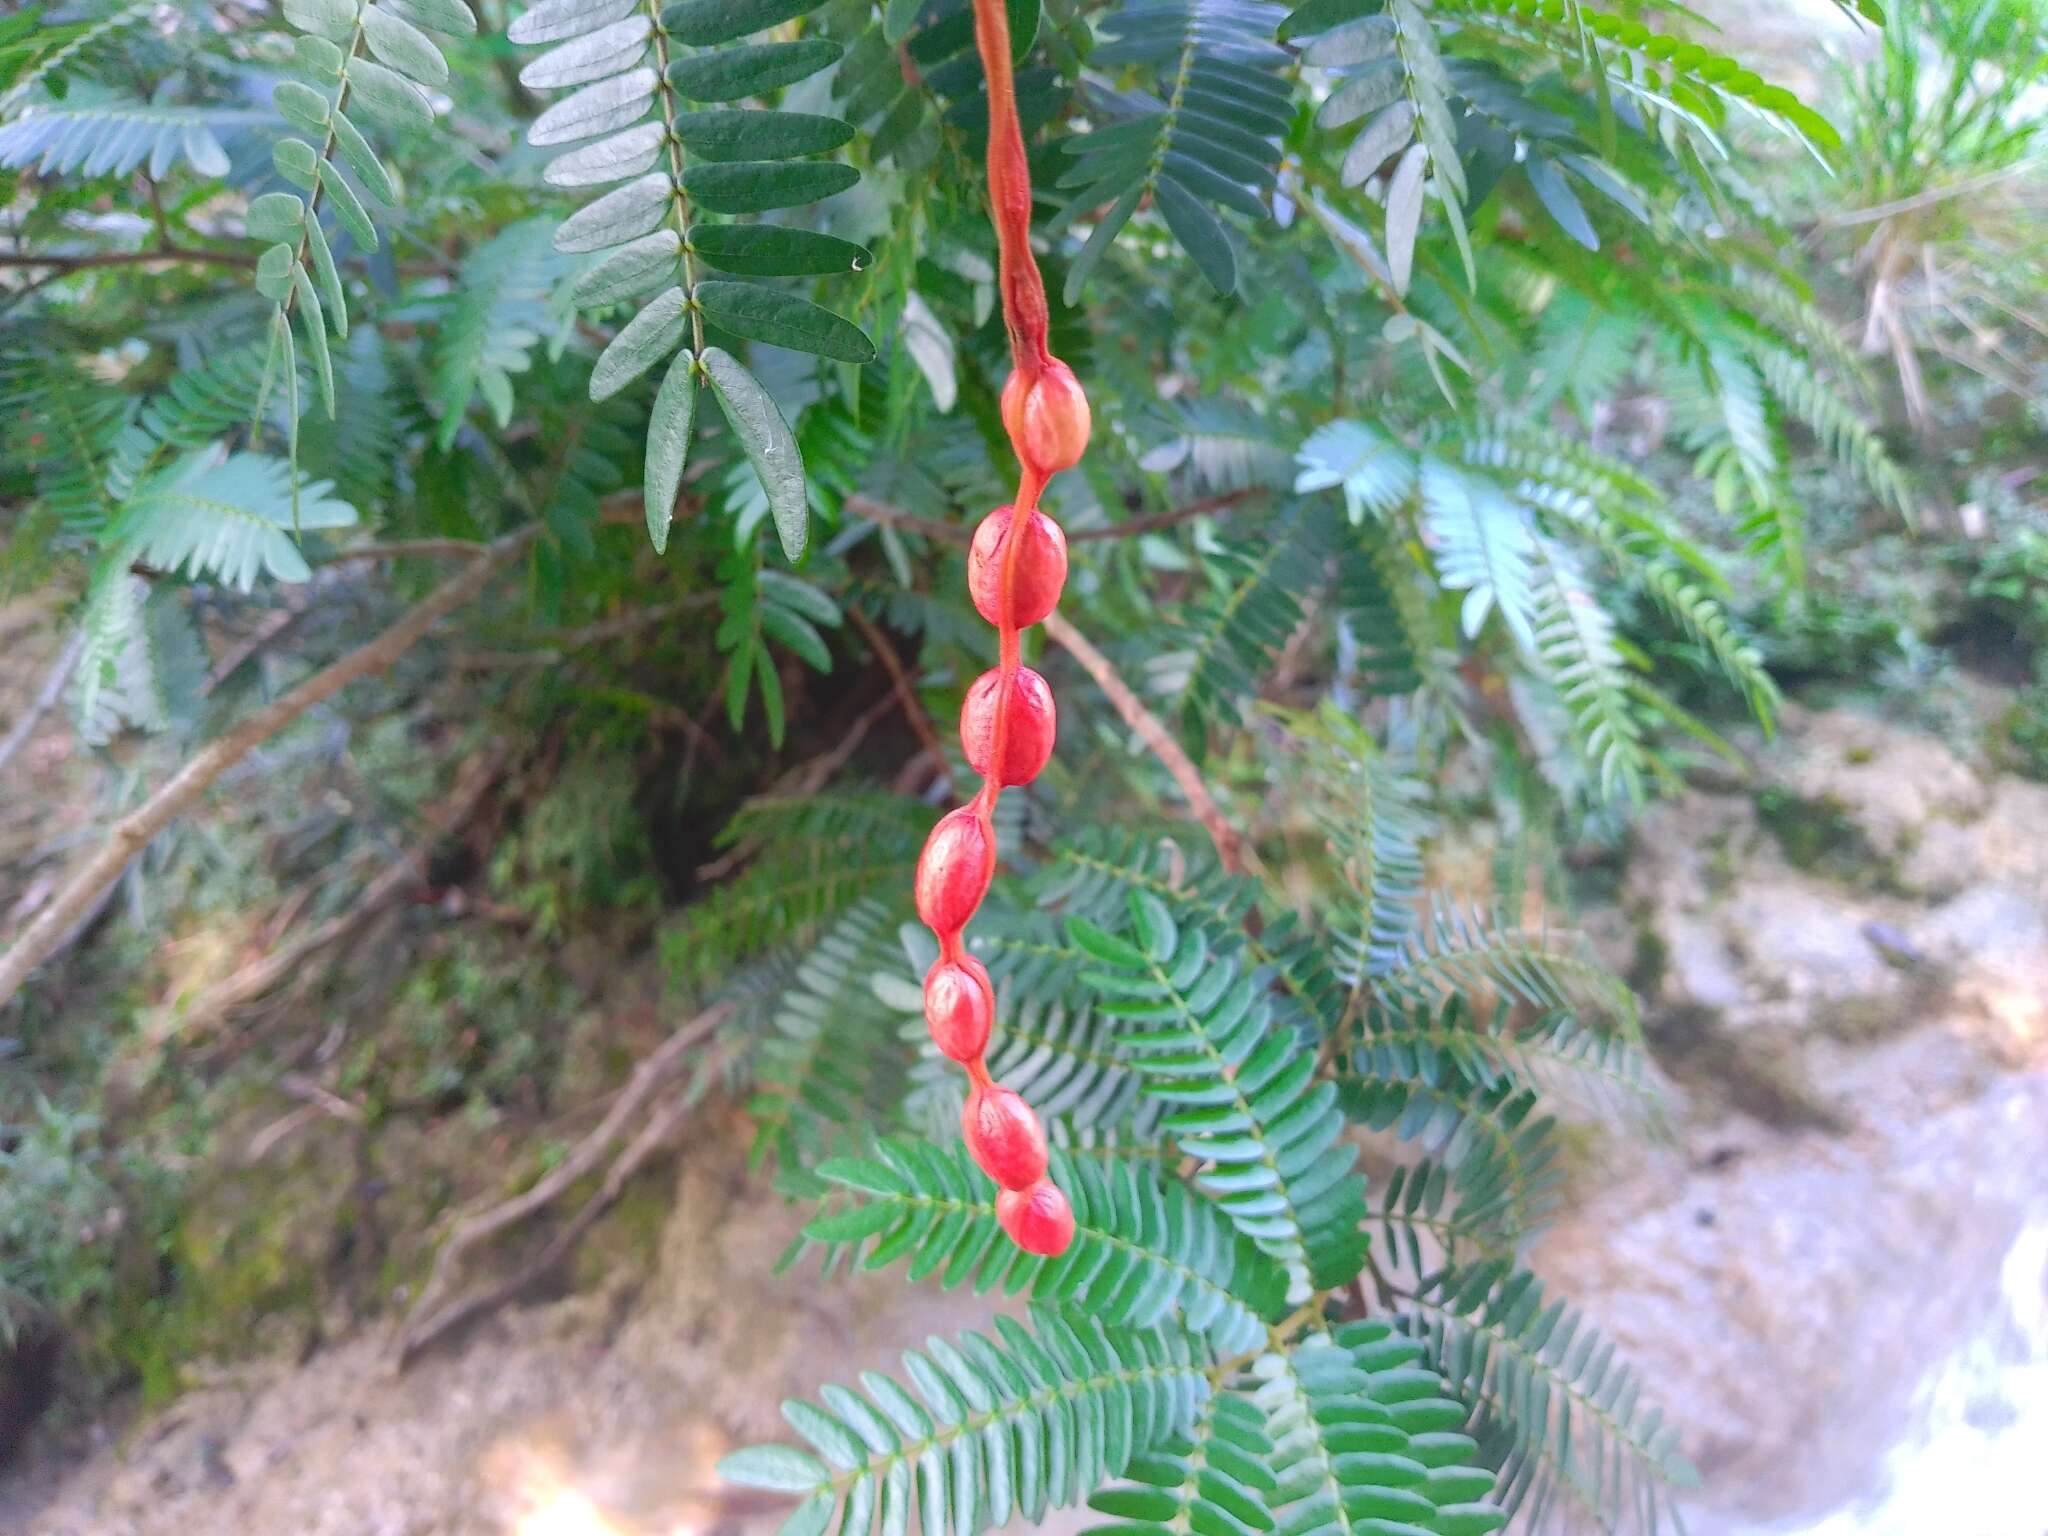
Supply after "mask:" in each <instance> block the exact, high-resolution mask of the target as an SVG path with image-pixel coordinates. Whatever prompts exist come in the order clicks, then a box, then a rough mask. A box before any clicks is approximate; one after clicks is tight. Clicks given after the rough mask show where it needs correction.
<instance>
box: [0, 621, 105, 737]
mask: <svg viewBox="0 0 2048 1536" xmlns="http://www.w3.org/2000/svg"><path fill="white" fill-rule="evenodd" d="M84 654H85V631H84V630H83V629H81V630H79V631H78V632H77V633H76V634H74V635H72V637H71V638H70V640H69V641H67V642H66V643H65V646H64V649H63V650H61V651H59V652H58V653H57V660H56V662H55V664H54V665H52V666H51V668H50V671H49V675H48V676H47V677H45V678H44V679H43V686H42V687H40V688H38V689H37V690H36V696H35V698H34V699H32V700H31V701H30V702H29V706H28V709H27V710H26V711H24V712H23V714H22V717H21V718H20V719H19V720H17V721H15V722H14V724H13V725H11V726H9V727H8V728H7V735H6V737H5V738H4V739H0V768H5V767H6V766H7V765H8V763H9V762H11V761H12V760H13V758H14V754H15V753H17V752H19V751H20V750H21V749H22V748H23V747H24V746H26V745H27V744H28V739H29V737H31V736H33V735H34V734H35V730H36V724H37V722H38V721H40V720H41V719H42V718H43V716H44V715H46V714H48V713H49V712H50V706H51V705H52V704H55V703H56V702H57V696H58V695H59V694H61V693H63V691H64V685H65V684H66V683H68V682H70V681H71V674H72V673H73V672H75V671H77V670H78V659H79V657H81V656H83V655H84Z"/></svg>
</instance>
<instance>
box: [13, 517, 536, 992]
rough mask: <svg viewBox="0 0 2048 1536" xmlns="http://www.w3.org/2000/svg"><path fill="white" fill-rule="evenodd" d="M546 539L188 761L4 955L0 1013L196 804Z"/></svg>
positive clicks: (409, 615) (492, 558) (470, 569)
mask: <svg viewBox="0 0 2048 1536" xmlns="http://www.w3.org/2000/svg"><path fill="white" fill-rule="evenodd" d="M539 536H540V525H539V524H538V523H529V524H527V525H526V526H525V527H523V528H520V529H517V530H515V531H514V532H511V533H508V534H506V535H505V536H504V537H502V538H500V539H498V540H496V541H495V542H494V543H492V544H491V545H490V546H489V550H488V553H486V554H485V555H484V556H483V557H482V558H480V559H477V560H473V561H471V562H470V563H469V565H468V566H467V568H465V569H464V570H462V571H460V572H458V573H457V574H455V575H454V576H452V577H450V578H449V579H448V580H447V581H444V582H443V583H442V584H441V585H440V586H438V587H436V588H435V589H434V590H433V591H432V592H430V593H428V594H427V596H426V597H424V598H422V599H421V600H420V601H419V602H417V603H415V604H414V605H413V606H412V607H411V608H409V609H407V610H406V612H405V613H404V614H403V615H402V616H401V617H400V618H399V619H398V621H397V622H396V623H394V624H392V625H391V626H390V627H389V628H388V629H386V630H385V631H384V632H383V633H382V634H380V635H378V636H377V637H376V638H374V639H372V640H370V641H367V642H366V643H364V644H363V645H360V646H358V647H357V648H356V649H355V650H353V651H350V652H349V653H348V654H347V655H346V656H344V657H342V658H341V659H340V660H339V661H336V662H333V663H330V664H329V665H328V666H325V667H322V668H321V669H320V670H319V671H318V672H315V673H314V674H313V675H312V676H311V677H309V678H307V679H306V680H305V681H304V682H302V683H300V684H299V685H298V686H297V687H296V688H293V689H292V690H291V691H290V692H288V693H286V694H284V695H283V696H282V697H280V698H278V699H276V700H274V701H273V702H272V703H270V704H268V705H266V706H264V707H263V708H262V709H259V710H258V711H256V713H255V714H253V715H251V716H250V717H249V718H248V719H247V720H244V721H243V722H242V723H241V724H240V725H238V726H236V727H235V728H234V729H233V730H231V731H229V732H228V733H227V734H226V735H224V736H221V737H219V738H217V739H216V740H214V741H212V742H210V743H208V744H207V745H206V746H205V747H203V748H201V749H200V750H199V751H198V752H196V753H194V754H193V755H192V756H191V757H190V758H188V759H187V760H186V762H185V765H184V766H183V767H182V768H180V769H179V770H178V771H177V772H176V773H175V774H173V775H172V776H171V778H170V779H169V780H168V781H167V782H166V783H165V784H164V785H163V787H162V788H160V789H158V790H157V791H156V792H155V793H154V794H152V795H151V796H150V797H149V799H147V800H146V801H144V802H143V803H142V804H141V805H140V806H139V807H137V808H136V809H135V810H134V811H131V812H130V813H129V814H128V815H126V816H124V817H122V818H121V820H120V821H118V822H116V823H115V824H114V829H113V832H112V833H111V834H110V835H109V836H108V838H107V840H106V842H105V843H103V844H102V845H101V847H100V849H99V851H98V852H97V853H95V854H94V855H93V856H92V857H91V858H90V859H88V860H86V862H85V863H84V864H83V865H82V866H81V867H80V868H79V869H78V871H77V872H76V873H75V874H73V875H72V876H71V878H70V879H69V880H68V881H67V882H66V883H65V885H64V888H63V889H62V890H61V891H59V892H58V893H57V895H56V897H55V898H54V899H52V900H51V901H50V903H49V904H48V905H47V906H45V907H44V908H43V909H42V911H40V912H38V913H37V914H36V916H35V918H34V920H33V921H32V922H30V923H29V925H28V926H27V927H26V928H25V929H23V930H22V933H21V936H20V937H19V938H17V939H16V940H15V941H14V944H13V946H12V947H11V948H9V949H8V950H7V952H6V953H5V954H0V1007H5V1006H6V1005H7V1004H8V1003H9V1002H10V1001H12V1000H13V997H14V994H15V993H17V992H19V991H20V990H21V986H22V983H23V982H25V981H26V980H27V979H28V977H29V973H30V972H32V971H33V970H34V969H35V968H36V967H37V966H38V965H40V964H41V963H42V961H43V960H44V959H45V958H46V957H47V956H48V955H49V954H50V953H51V952H52V951H53V950H55V949H56V947H57V945H58V943H59V941H60V940H61V939H62V938H63V937H64V935H65V934H66V933H67V932H68V931H69V930H70V927H71V925H72V924H73V923H74V922H75V921H77V920H78V918H80V917H81V916H82V915H84V914H85V913H86V912H88V911H89V910H91V909H92V908H93V906H94V905H95V904H96V903H97V902H98V901H99V900H100V898H101V897H102V896H103V895H105V893H106V892H108V891H110V890H112V889H113V887H114V884H115V882H116V881H118V880H119V879H120V878H121V875H122V873H123V872H124V871H125V870H126V869H127V868H128V864H129V861H130V860H132V859H133V858H134V857H135V856H136V855H137V854H138V853H140V852H141V851H142V850H143V849H144V848H146V847H148V846H149V844H150V843H151V842H152V841H153V840H154V839H155V837H156V835H157V834H158V833H159V832H161V831H163V830H164V828H166V827H168V826H169V825H170V824H171V823H172V822H174V821H176V820H177V819H178V817H180V816H181V815H183V814H184V813H185V812H186V811H187V810H189V809H191V807H192V806H194V805H196V804H197V803H198V802H199V800H200V798H201V797H202V796H203V795H205V793H206V792H207V790H209V789H211V788H212V787H213V785H214V783H215V781H216V780H218V779H219V778H220V776H221V775H222V774H224V773H226V772H227V771H228V769H230V768H232V767H234V766H235V764H237V763H239V762H240V761H241V760H242V759H243V758H244V757H246V756H248V755H249V753H250V752H251V751H253V750H254V749H255V748H256V747H257V746H259V745H260V744H262V743H263V742H265V741H268V740H269V739H270V738H271V737H272V736H275V735H276V734H277V733H278V732H279V731H281V730H283V729H284V728H285V727H286V726H287V725H290V724H291V723H292V722H293V721H294V720H296V719H298V718H299V716H301V715H303V714H305V713H306V711H307V710H309V709H311V708H313V707H314V706H315V705H316V704H319V703H322V702H323V701H325V700H326V699H328V698H329V697H331V696H332V695H334V694H335V693H337V692H339V691H340V690H341V689H342V688H344V687H346V686H347V685H348V684H350V683H352V682H354V681H355V680H356V679H358V678H361V677H368V676H369V675H371V674H372V673H376V672H381V671H383V670H384V669H385V668H386V667H388V666H390V665H391V664H392V663H393V662H394V661H396V660H397V659H398V658H399V657H400V656H402V655H404V654H405V653H406V652H407V651H408V650H410V649H411V648H412V647H413V645H414V644H415V643H416V642H417V641H418V640H419V639H420V638H421V637H422V636H423V635H425V634H426V633H427V631H429V630H430V629H432V628H433V627H434V626H435V625H436V624H438V623H440V622H441V620H442V619H444V618H446V617H447V616H448V615H449V614H451V613H453V612H454V611H455V610H456V609H458V608H460V607H462V606H463V605H464V604H466V603H469V602H471V601H473V600H474V599H475V598H476V597H478V596H479V595H481V593H482V592H483V590H484V588H486V587H487V586H489V585H490V583H491V578H492V577H494V576H495V575H497V574H498V572H499V571H501V570H503V569H504V568H505V567H506V566H508V565H510V564H511V563H512V562H513V561H514V560H517V559H518V558H520V556H522V555H523V554H525V552H526V548H527V546H528V545H529V544H531V543H532V542H533V541H534V540H535V539H536V538H538V537H539Z"/></svg>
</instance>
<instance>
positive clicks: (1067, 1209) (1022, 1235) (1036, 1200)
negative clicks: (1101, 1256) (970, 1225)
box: [996, 1179, 1074, 1257]
mask: <svg viewBox="0 0 2048 1536" xmlns="http://www.w3.org/2000/svg"><path fill="white" fill-rule="evenodd" d="M996 1220H997V1221H998V1222H1000V1223H1001V1224H1002V1228H1003V1230H1004V1231H1005V1232H1007V1233H1009V1234H1010V1241H1011V1242H1013V1243H1015V1244H1016V1245H1017V1246H1018V1247H1019V1248H1022V1249H1023V1250H1024V1251H1025V1252H1026V1253H1036V1254H1042V1255H1045V1256H1047V1257H1052V1256H1054V1255H1056V1254H1062V1253H1065V1252H1066V1251H1067V1245H1068V1244H1069V1243H1071V1242H1072V1241H1073V1240H1074V1208H1073V1207H1072V1206H1071V1205H1069V1204H1068V1203H1067V1197H1066V1196H1065V1195H1064V1194H1062V1193H1061V1192H1060V1189H1059V1186H1058V1185H1055V1184H1048V1183H1047V1182H1046V1181H1045V1180H1044V1179H1040V1180H1039V1181H1038V1182H1037V1183H1036V1184H1033V1185H1032V1186H1031V1187H1030V1188H1028V1189H1004V1190H998V1191H997V1192H996Z"/></svg>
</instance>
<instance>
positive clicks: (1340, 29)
mask: <svg viewBox="0 0 2048 1536" xmlns="http://www.w3.org/2000/svg"><path fill="white" fill-rule="evenodd" d="M1360 9H1362V8H1359V7H1351V6H1330V5H1327V4H1317V3H1315V0H1310V3H1309V4H1306V5H1303V6H1302V7H1300V9H1298V10H1296V11H1295V12H1294V13H1293V15H1291V16H1290V17H1289V18H1288V20H1287V24H1286V26H1285V28H1284V29H1283V35H1284V36H1289V37H1303V36H1311V35H1313V36H1314V40H1313V41H1312V42H1310V43H1309V44H1308V46H1307V48H1306V49H1305V50H1304V51H1303V54H1302V58H1303V62H1305V63H1307V64H1310V65H1315V66H1320V67H1322V68H1323V69H1326V70H1328V71H1330V75H1331V80H1330V85H1331V89H1330V91H1329V94H1328V95H1327V96H1325V97H1324V98H1323V101H1322V104H1321V105H1320V106H1319V107H1318V108H1317V109H1316V126H1318V127H1319V128H1343V127H1348V126H1349V125H1350V124H1353V123H1357V122H1360V121H1361V120H1362V121H1363V122H1364V126H1363V127H1362V128H1361V129H1360V130H1359V131H1358V134H1357V136H1356V137H1355V138H1354V139H1352V141H1351V146H1350V148H1349V149H1348V150H1346V152H1345V155H1344V163H1343V166H1342V168H1341V170H1340V179H1341V180H1342V181H1343V183H1344V185H1346V186H1355V185H1357V184H1358V183H1360V182H1363V181H1365V180H1366V179H1367V178H1368V177H1370V176H1371V175H1373V173H1374V172H1376V171H1378V170H1379V169H1380V167H1381V166H1383V165H1385V164H1386V163H1387V162H1388V161H1389V160H1393V159H1395V157H1396V156H1398V157H1399V158H1398V160H1397V161H1396V164H1395V167H1394V170H1393V172H1392V174H1391V175H1390V176H1389V178H1388V181H1387V190H1386V199H1385V201H1386V226H1385V236H1386V257H1385V264H1384V266H1383V267H1382V268H1381V270H1380V272H1379V273H1378V274H1377V275H1378V276H1379V277H1380V278H1381V279H1382V281H1383V282H1384V283H1385V284H1386V286H1387V287H1388V288H1390V289H1391V290H1392V291H1393V292H1394V293H1395V294H1396V295H1400V294H1405V293H1406V292H1407V289H1408V284H1409V278H1410V274H1411V272H1412V270H1413V264H1414V255H1415V243H1416V238H1417V235H1418V233H1419V232H1420V229H1421V225H1422V211H1423V195H1424V189H1425V185H1426V184H1432V183H1433V185H1434V186H1435V189H1436V194H1437V201H1438V203H1439V205H1440V206H1441V207H1442V208H1443V210H1444V213H1445V216H1446V218H1447V219H1448V221H1449V224H1450V228H1451V231H1452V233H1453V235H1454V236H1455V237H1456V240H1457V244H1458V249H1459V251H1460V253H1461V254H1462V256H1463V258H1464V263H1465V270H1466V273H1467V275H1468V277H1470V276H1471V274H1472V272H1473V264H1472V251H1471V237H1470V236H1469V235H1468V234H1467V232H1466V228H1465V217H1464V212H1463V205H1464V202H1465V197H1466V193H1467V190H1468V189H1467V186H1466V180H1465V169H1464V161H1463V159H1462V158H1461V157H1460V155H1459V152H1458V130H1457V123H1456V118H1455V117H1454V115H1453V108H1452V90H1451V79H1450V75H1449V73H1448V72H1447V70H1446V68H1445V62H1444V58H1443V54H1442V51H1441V49H1440V47H1439V44H1438V40H1437V34H1436V27H1435V24H1434V23H1433V22H1432V21H1431V19H1430V14H1429V7H1428V4H1427V3H1426V0H1389V3H1388V4H1387V6H1386V7H1385V8H1384V10H1382V11H1381V12H1380V13H1379V14H1378V15H1371V16H1360V15H1358V14H1357V12H1358V10H1360ZM1333 22H1334V23H1337V25H1335V26H1332V23H1333ZM1317 34H1319V35H1317ZM1376 255H1377V253H1375V256H1376ZM1432 355H1433V354H1432Z"/></svg>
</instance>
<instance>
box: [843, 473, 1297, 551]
mask: <svg viewBox="0 0 2048 1536" xmlns="http://www.w3.org/2000/svg"><path fill="white" fill-rule="evenodd" d="M1265 494H1267V493H1266V488H1265V487H1264V486H1260V485H1251V486H1245V487H1244V488H1242V489H1240V490H1235V491H1225V492H1223V493H1221V494H1220V495H1216V496H1205V497H1203V498H1201V499H1200V500H1199V501H1191V502H1189V503H1188V504H1187V505H1186V506H1182V507H1175V508H1173V509H1172V510H1170V511H1166V512H1147V513H1144V514H1143V515H1141V516H1138V517H1132V518H1126V519H1125V520H1124V521H1123V522H1120V523H1104V524H1103V525H1102V526H1100V527H1097V528H1072V529H1069V530H1067V542H1068V543H1069V544H1085V543H1089V542H1091V541H1094V540H1098V539H1128V538H1134V537H1135V536H1137V535H1138V534H1141V533H1151V532H1153V531H1154V530H1156V529H1160V528H1171V527H1172V526H1173V525H1174V524H1176V523H1185V522H1188V521H1189V520H1191V519H1193V518H1197V517H1206V516H1208V515H1209V514H1211V513H1215V512H1227V511H1229V510H1230V509H1231V508H1232V507H1236V506H1240V505H1242V504H1243V503H1245V502H1247V501H1252V500H1254V499H1256V498H1258V497H1261V496H1264V495H1265ZM845 507H846V510H847V511H848V512H850V513H852V514H853V515H854V516H855V517H864V518H866V519H867V520H868V521H869V522H871V523H881V524H883V525H884V526H886V527H890V528H901V529H902V530H903V531H904V532H906V533H915V534H919V535H921V536H922V537H924V538H927V539H937V540H938V541H939V542H940V543H942V544H958V545H960V546H962V547H963V548H964V547H965V546H966V545H968V544H970V543H972V542H973V540H974V530H973V529H972V528H970V527H968V526H966V525H965V524H963V523H942V522H939V521H938V520H937V519H935V518H929V517H919V516H918V515H917V514H916V513H915V512H906V511H904V510H903V508H901V507H896V506H891V505H890V504H889V503H888V502H886V501H877V500H875V499H874V497H872V496H849V497H847V498H846V501H845Z"/></svg>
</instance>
